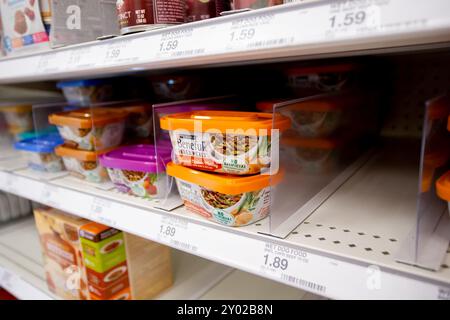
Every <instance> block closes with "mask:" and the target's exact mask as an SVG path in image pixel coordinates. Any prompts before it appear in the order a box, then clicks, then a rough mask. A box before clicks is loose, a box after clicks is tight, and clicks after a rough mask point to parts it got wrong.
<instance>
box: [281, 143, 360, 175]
mask: <svg viewBox="0 0 450 320" xmlns="http://www.w3.org/2000/svg"><path fill="white" fill-rule="evenodd" d="M352 138H353V136H351V135H347V136H337V137H335V138H328V139H323V138H302V137H299V136H295V135H286V136H284V137H283V138H282V139H281V146H280V149H281V150H282V152H285V157H287V158H289V159H295V161H296V162H297V164H298V165H299V167H300V168H301V169H302V170H304V171H305V172H313V173H325V172H330V171H332V170H334V169H336V168H338V167H339V165H340V164H341V163H342V162H344V161H345V160H346V159H348V158H349V156H350V155H351V154H353V153H354V150H353V149H355V147H354V146H352V145H351V143H350V142H351V141H352V140H354V139H352Z"/></svg>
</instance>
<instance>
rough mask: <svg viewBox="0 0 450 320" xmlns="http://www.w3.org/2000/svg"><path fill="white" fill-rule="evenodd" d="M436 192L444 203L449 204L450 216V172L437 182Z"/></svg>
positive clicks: (449, 211)
mask: <svg viewBox="0 0 450 320" xmlns="http://www.w3.org/2000/svg"><path fill="white" fill-rule="evenodd" d="M436 191H437V194H438V196H439V198H441V199H442V200H444V201H447V203H448V213H449V214H450V171H448V172H447V173H446V174H444V175H443V176H442V177H441V178H439V180H438V181H437V182H436Z"/></svg>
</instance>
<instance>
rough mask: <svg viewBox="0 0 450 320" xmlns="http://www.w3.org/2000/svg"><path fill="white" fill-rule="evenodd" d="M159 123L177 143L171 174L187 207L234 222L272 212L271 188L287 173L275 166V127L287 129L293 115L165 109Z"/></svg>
mask: <svg viewBox="0 0 450 320" xmlns="http://www.w3.org/2000/svg"><path fill="white" fill-rule="evenodd" d="M160 124H161V128H162V129H164V130H168V131H169V133H170V138H171V142H172V147H173V153H172V162H171V163H169V164H168V165H167V174H168V175H169V176H172V177H174V178H175V179H176V182H177V186H178V191H179V193H180V195H181V198H182V199H183V201H184V204H185V206H186V208H187V209H188V210H190V211H191V212H194V213H196V214H199V215H200V216H203V217H204V218H206V219H209V220H212V221H215V222H217V223H219V224H222V225H226V226H232V227H235V226H244V225H248V224H251V223H254V222H256V221H258V220H260V219H263V218H264V217H266V216H268V215H269V211H270V203H271V198H270V194H271V188H272V186H274V185H276V184H277V183H279V182H280V181H281V180H282V178H283V170H282V169H278V168H275V167H272V168H271V158H272V157H271V153H273V152H278V150H272V148H271V145H272V140H271V139H272V135H273V133H274V130H272V129H278V130H280V131H283V130H286V129H288V128H289V127H290V124H291V122H290V120H289V118H287V117H285V116H282V115H279V114H275V115H273V114H269V113H254V112H235V111H206V110H205V111H193V112H184V113H176V114H171V115H167V116H165V117H163V118H161V120H160ZM274 145H277V144H274Z"/></svg>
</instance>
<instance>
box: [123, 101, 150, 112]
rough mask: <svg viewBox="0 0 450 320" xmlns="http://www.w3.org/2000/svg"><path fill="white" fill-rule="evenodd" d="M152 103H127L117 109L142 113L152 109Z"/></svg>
mask: <svg viewBox="0 0 450 320" xmlns="http://www.w3.org/2000/svg"><path fill="white" fill-rule="evenodd" d="M152 107H153V106H152V105H151V104H149V103H136V104H129V105H124V106H121V107H119V108H117V109H118V110H123V111H126V112H130V113H144V112H148V111H150V110H152Z"/></svg>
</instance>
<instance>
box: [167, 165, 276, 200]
mask: <svg viewBox="0 0 450 320" xmlns="http://www.w3.org/2000/svg"><path fill="white" fill-rule="evenodd" d="M166 172H167V174H168V175H169V176H172V177H175V178H178V179H181V180H184V181H187V182H190V183H193V184H196V185H199V186H201V187H203V188H206V189H208V190H212V191H215V192H220V193H223V194H240V193H244V192H251V191H257V190H261V189H264V188H267V187H269V186H273V185H276V184H278V183H280V181H281V180H282V179H283V177H284V171H283V170H278V173H277V174H275V175H262V174H258V175H252V176H234V175H229V174H218V173H206V172H203V171H198V170H195V169H190V168H187V167H183V166H180V165H177V164H174V163H173V162H170V163H168V164H167V168H166Z"/></svg>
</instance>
